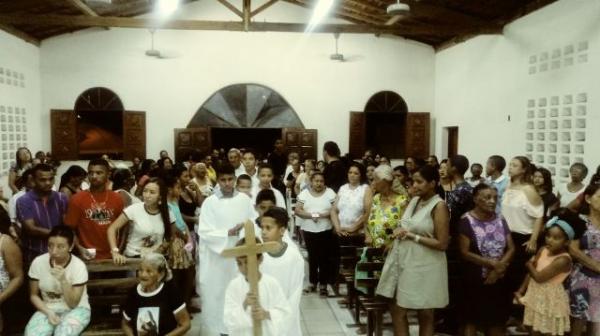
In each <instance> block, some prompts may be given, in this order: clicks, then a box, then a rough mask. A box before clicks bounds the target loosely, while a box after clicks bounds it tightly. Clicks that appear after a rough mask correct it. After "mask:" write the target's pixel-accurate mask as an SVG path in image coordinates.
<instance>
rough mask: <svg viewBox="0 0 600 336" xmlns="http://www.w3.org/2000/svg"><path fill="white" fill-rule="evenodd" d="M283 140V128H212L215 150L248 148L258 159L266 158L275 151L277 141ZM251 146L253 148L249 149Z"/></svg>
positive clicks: (212, 140)
mask: <svg viewBox="0 0 600 336" xmlns="http://www.w3.org/2000/svg"><path fill="white" fill-rule="evenodd" d="M280 139H281V128H218V127H212V128H211V143H212V147H213V148H223V149H225V151H227V150H229V149H230V148H238V149H241V148H247V149H251V150H253V151H254V152H255V155H256V158H257V159H259V160H260V159H262V158H266V156H267V154H268V153H270V152H271V151H272V150H273V145H274V144H275V140H280ZM248 146H251V148H248Z"/></svg>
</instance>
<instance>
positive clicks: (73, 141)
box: [50, 110, 78, 160]
mask: <svg viewBox="0 0 600 336" xmlns="http://www.w3.org/2000/svg"><path fill="white" fill-rule="evenodd" d="M50 137H51V140H52V142H51V143H52V156H53V157H54V158H55V159H57V160H77V153H78V146H77V143H78V141H77V116H76V115H75V111H73V110H50Z"/></svg>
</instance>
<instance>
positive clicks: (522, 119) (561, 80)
mask: <svg viewBox="0 0 600 336" xmlns="http://www.w3.org/2000/svg"><path fill="white" fill-rule="evenodd" d="M599 17H600V2H599V1H591V0H562V1H558V2H556V3H554V4H552V5H549V6H547V7H544V8H543V9H541V10H539V11H536V12H534V13H532V14H530V15H528V16H526V17H524V18H521V19H519V20H517V21H515V22H513V23H512V24H510V25H508V26H506V27H505V30H504V34H503V35H501V36H480V37H476V38H474V39H471V40H469V41H467V42H465V43H462V44H460V45H458V46H455V47H452V48H449V49H447V50H444V51H441V52H439V53H437V54H436V61H435V63H436V65H435V66H436V76H435V112H434V117H435V119H436V120H435V128H436V138H437V139H441V138H442V135H443V128H444V127H448V126H459V152H460V153H463V154H465V155H467V156H468V157H470V158H472V160H473V161H477V162H485V160H486V159H487V157H488V156H489V155H492V154H501V155H504V156H505V157H506V158H510V157H512V156H514V155H522V154H524V153H525V142H526V138H525V132H526V119H527V109H528V108H527V104H528V100H529V99H536V102H537V100H538V99H539V98H542V97H550V96H559V97H560V99H561V100H562V99H563V97H564V95H565V94H567V93H572V94H574V95H575V94H577V93H580V92H586V93H587V96H588V103H587V107H588V111H587V114H588V116H587V138H586V142H585V151H586V154H585V163H586V164H587V165H588V166H589V167H590V168H591V169H595V167H596V165H597V164H598V163H600V152H599V151H598V150H597V148H598V145H597V144H598V143H600V132H597V129H598V126H600V113H599V112H598V108H599V107H600V105H599V103H598V101H599V100H600V86H599V85H598V84H597V77H598V74H600V20H598V18H599ZM584 41H588V46H589V49H588V51H587V52H586V53H587V62H585V63H579V62H578V59H577V55H575V60H574V64H573V65H571V66H561V67H560V68H558V69H549V70H547V71H543V72H539V71H536V73H535V74H529V67H530V64H529V62H530V57H531V56H532V55H536V56H537V57H538V58H539V57H540V55H541V54H542V53H544V52H549V55H550V56H549V57H552V53H553V51H554V50H556V49H561V51H563V52H564V50H565V49H564V48H565V47H567V46H569V45H574V48H575V50H577V48H578V44H579V43H580V42H584ZM561 60H562V59H561ZM563 64H564V63H563ZM508 116H510V121H508ZM435 148H436V153H437V154H438V155H444V154H445V150H444V148H443V144H442V142H441V141H438V142H437V143H436V146H435Z"/></svg>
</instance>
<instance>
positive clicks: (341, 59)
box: [329, 33, 361, 62]
mask: <svg viewBox="0 0 600 336" xmlns="http://www.w3.org/2000/svg"><path fill="white" fill-rule="evenodd" d="M333 37H334V38H335V53H333V54H331V55H329V59H330V60H332V61H338V62H352V61H356V60H359V59H361V56H359V55H352V56H344V54H342V53H340V52H339V50H338V41H339V39H340V33H333Z"/></svg>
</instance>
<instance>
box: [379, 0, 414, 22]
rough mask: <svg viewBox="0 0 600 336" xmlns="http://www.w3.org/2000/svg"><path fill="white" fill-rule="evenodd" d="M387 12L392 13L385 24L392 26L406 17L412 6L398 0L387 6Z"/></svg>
mask: <svg viewBox="0 0 600 336" xmlns="http://www.w3.org/2000/svg"><path fill="white" fill-rule="evenodd" d="M387 13H388V15H390V18H389V19H388V20H387V22H386V23H385V25H386V26H391V25H393V24H395V23H396V22H398V21H400V20H401V19H403V18H405V17H406V16H407V15H408V14H409V13H410V6H409V5H408V4H405V3H402V2H400V0H396V3H393V4H391V5H389V6H388V7H387Z"/></svg>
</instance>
